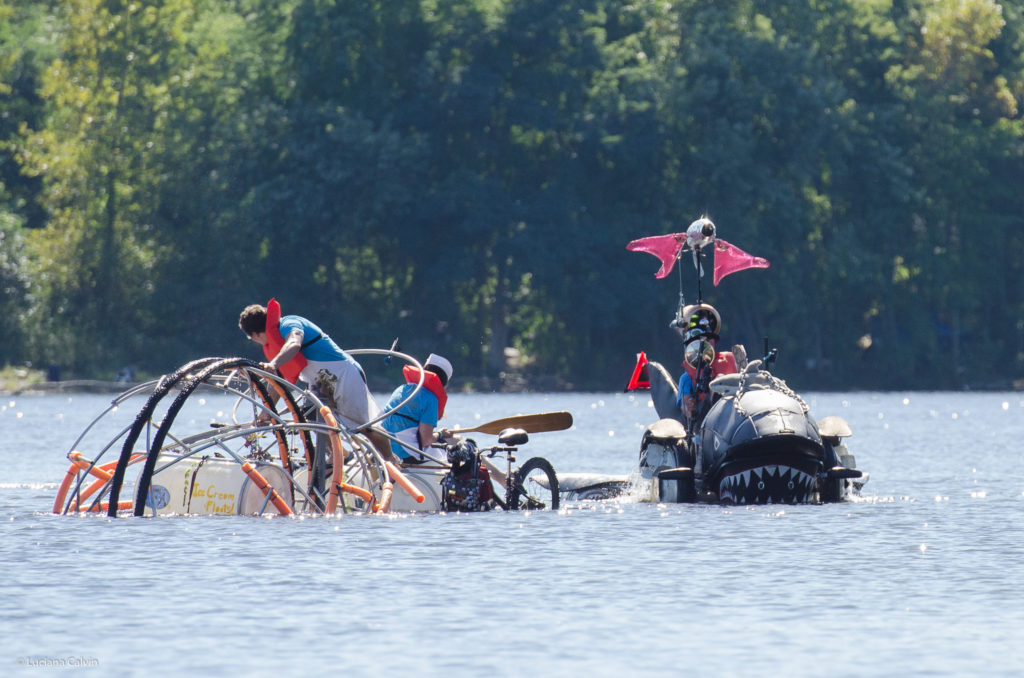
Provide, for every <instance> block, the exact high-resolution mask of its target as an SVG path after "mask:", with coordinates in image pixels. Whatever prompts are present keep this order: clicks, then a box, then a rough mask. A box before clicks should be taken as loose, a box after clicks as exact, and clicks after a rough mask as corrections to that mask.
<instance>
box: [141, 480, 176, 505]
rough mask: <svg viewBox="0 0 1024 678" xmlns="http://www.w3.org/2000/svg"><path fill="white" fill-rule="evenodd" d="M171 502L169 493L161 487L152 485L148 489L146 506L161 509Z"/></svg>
mask: <svg viewBox="0 0 1024 678" xmlns="http://www.w3.org/2000/svg"><path fill="white" fill-rule="evenodd" d="M170 501H171V493H170V492H168V491H167V488H166V487H164V486H163V485H153V486H152V487H150V488H149V496H148V497H146V506H149V507H150V508H155V509H162V508H163V507H165V506H167V504H168V503H169V502H170Z"/></svg>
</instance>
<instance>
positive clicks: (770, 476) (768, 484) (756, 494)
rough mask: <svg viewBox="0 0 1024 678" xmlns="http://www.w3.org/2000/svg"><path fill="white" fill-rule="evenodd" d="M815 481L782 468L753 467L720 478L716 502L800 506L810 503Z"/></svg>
mask: <svg viewBox="0 0 1024 678" xmlns="http://www.w3.org/2000/svg"><path fill="white" fill-rule="evenodd" d="M814 488H815V478H814V476H813V475H811V474H809V473H805V472H803V471H801V470H800V469H796V468H793V467H792V466H785V465H782V464H767V465H765V466H756V467H754V468H749V469H746V470H743V471H740V472H739V473H734V474H731V475H727V476H724V477H723V478H722V481H721V483H720V484H719V490H718V498H719V500H721V501H723V502H730V503H733V504H801V503H807V502H809V501H810V500H811V497H812V496H813V494H814Z"/></svg>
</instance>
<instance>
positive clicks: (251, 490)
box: [146, 455, 294, 515]
mask: <svg viewBox="0 0 1024 678" xmlns="http://www.w3.org/2000/svg"><path fill="white" fill-rule="evenodd" d="M172 459H173V457H167V456H165V455H161V457H160V459H158V460H157V465H156V467H157V469H159V468H160V467H161V466H163V465H164V464H166V463H167V462H169V461H171V460H172ZM253 467H254V468H255V470H256V472H258V473H259V475H260V476H262V477H263V478H265V479H266V481H267V483H268V484H269V486H270V487H271V488H273V489H274V490H275V491H276V492H277V493H278V495H280V499H281V500H283V502H284V503H285V504H286V505H287V506H288V508H289V509H292V508H294V507H293V505H292V492H291V488H290V482H289V480H288V474H287V473H285V471H284V469H282V468H281V467H280V466H276V465H274V464H264V463H256V464H253ZM154 509H155V512H156V514H157V515H174V514H179V515H185V514H193V515H262V514H269V515H277V514H278V513H280V511H279V510H278V508H277V507H276V506H275V505H274V503H273V502H272V501H268V500H267V497H266V495H265V494H264V493H263V492H262V491H261V490H260V488H259V487H257V484H256V483H255V482H254V481H253V479H252V478H251V477H250V475H249V474H247V473H246V472H245V471H244V470H243V469H242V467H241V466H240V465H239V464H238V463H236V462H234V461H232V460H230V459H218V458H206V459H203V458H191V459H184V460H182V461H178V462H177V463H175V464H174V465H172V466H170V467H168V468H166V469H164V470H162V471H159V472H158V473H155V474H154V475H153V480H152V484H151V487H150V491H149V497H148V498H147V500H146V514H147V515H149V514H151V512H152V511H153V510H154Z"/></svg>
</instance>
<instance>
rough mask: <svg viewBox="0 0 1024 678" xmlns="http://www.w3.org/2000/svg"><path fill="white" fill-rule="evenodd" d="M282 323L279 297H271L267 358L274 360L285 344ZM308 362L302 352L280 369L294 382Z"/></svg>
mask: <svg viewBox="0 0 1024 678" xmlns="http://www.w3.org/2000/svg"><path fill="white" fill-rule="evenodd" d="M280 323H281V304H279V303H277V299H271V300H270V301H268V302H267V327H266V333H267V343H266V344H264V345H263V355H265V356H266V357H267V360H273V359H274V357H275V356H276V355H277V354H278V353H279V352H280V351H281V347H282V346H284V337H283V336H281V327H280ZM308 364H309V361H307V360H306V359H305V358H304V357H303V356H302V353H301V352H300V353H298V354H297V355H296V356H295V357H294V358H292V359H291V360H289V361H288V362H287V363H285V364H284V365H279V366H278V369H279V370H280V371H281V375H282V376H283V377H284V378H285V379H287V380H288V381H290V382H292V383H293V384H294V383H295V382H296V381H298V379H299V374H300V373H301V372H302V370H303V368H305V367H306V365H308Z"/></svg>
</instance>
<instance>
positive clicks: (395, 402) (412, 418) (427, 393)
mask: <svg viewBox="0 0 1024 678" xmlns="http://www.w3.org/2000/svg"><path fill="white" fill-rule="evenodd" d="M402 375H403V376H404V377H405V381H406V383H405V384H403V385H402V386H399V387H398V388H397V389H395V392H394V393H393V394H392V395H391V400H389V401H388V404H387V405H386V406H385V410H386V411H389V412H391V415H390V416H388V417H387V418H385V419H384V421H383V422H381V426H383V427H384V430H385V431H387V432H388V433H390V434H391V435H393V436H394V437H395V438H397V439H398V440H399V441H401V442H395V441H393V440H392V441H391V451H392V452H393V453H394V454H395V455H396V456H397V457H398V458H399V459H401V461H402V463H404V464H420V463H423V462H424V461H427V460H428V457H426V456H425V455H423V454H421V453H420V452H421V451H422V450H425V449H427V448H428V447H430V446H431V444H433V443H434V442H435V441H437V440H438V439H440V438H446V437H448V436H447V435H446V434H447V431H446V430H445V429H440V430H436V431H435V429H436V427H437V423H438V420H439V419H440V418H441V417H443V416H444V408H445V404H446V403H447V401H448V393H447V391H446V390H445V387H446V386H447V385H448V381H449V380H450V379H451V377H452V364H451V363H450V362H448V360H447V359H445V358H443V357H441V356H439V355H436V354H434V353H431V354H430V356H428V357H427V360H426V362H425V363H424V364H423V387H422V388H421V389H420V390H419V391H417V392H416V393H415V395H413V396H412V398H411V399H410V400H409V402H407V403H405V404H404V405H402V406H401V407H398V406H399V405H400V404H401V403H402V401H404V400H405V399H406V398H409V396H410V394H412V393H413V392H414V391H415V390H416V385H417V384H418V383H419V381H420V370H419V369H417V368H416V367H414V366H412V365H406V366H405V368H403V369H402ZM396 408H398V409H396Z"/></svg>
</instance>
